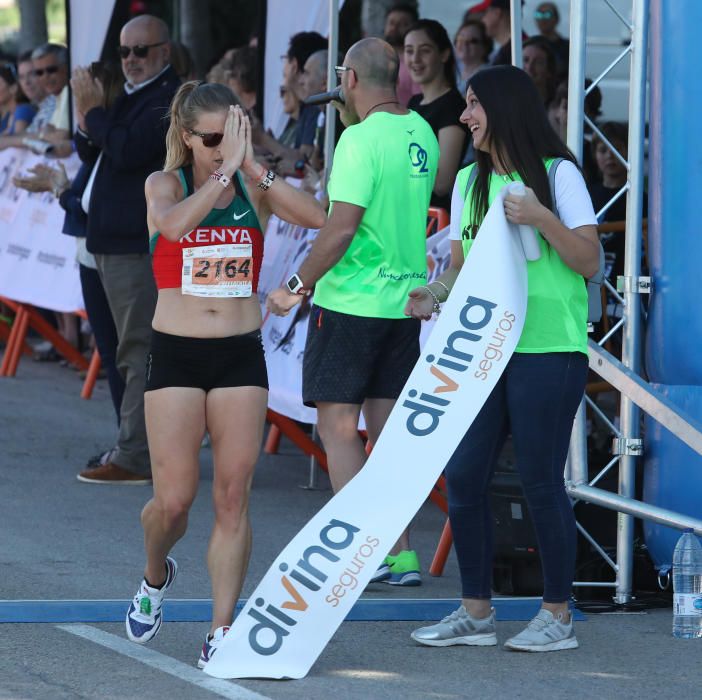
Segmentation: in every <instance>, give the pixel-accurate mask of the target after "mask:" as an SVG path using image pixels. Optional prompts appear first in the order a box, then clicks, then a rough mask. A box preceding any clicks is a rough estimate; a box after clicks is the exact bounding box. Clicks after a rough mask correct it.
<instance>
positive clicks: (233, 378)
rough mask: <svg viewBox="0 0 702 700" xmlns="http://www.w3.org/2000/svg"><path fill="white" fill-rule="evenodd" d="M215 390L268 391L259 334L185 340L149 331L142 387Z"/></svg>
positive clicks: (151, 389) (266, 373)
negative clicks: (233, 388) (227, 388)
mask: <svg viewBox="0 0 702 700" xmlns="http://www.w3.org/2000/svg"><path fill="white" fill-rule="evenodd" d="M171 386H185V387H195V388H197V389H203V390H204V391H210V389H217V388H223V387H235V386H260V387H263V388H264V389H268V372H267V370H266V360H265V357H264V355H263V341H262V338H261V331H253V332H251V333H244V334H242V335H232V336H229V337H227V338H189V337H185V336H181V335H170V334H169V333H161V332H160V331H152V336H151V350H150V351H149V354H148V356H147V358H146V387H145V389H144V391H155V390H156V389H164V388H166V387H171Z"/></svg>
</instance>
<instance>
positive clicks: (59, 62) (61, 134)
mask: <svg viewBox="0 0 702 700" xmlns="http://www.w3.org/2000/svg"><path fill="white" fill-rule="evenodd" d="M32 63H33V64H34V74H35V75H36V76H37V77H38V78H39V83H40V84H41V86H42V88H43V89H44V92H45V93H46V94H47V95H53V96H54V97H55V98H56V104H55V106H54V111H53V114H52V115H51V119H50V120H49V123H48V124H47V125H46V126H45V127H44V129H43V130H42V132H41V133H40V136H41V137H42V138H43V139H45V140H47V141H49V142H50V143H52V144H54V145H55V146H56V145H58V144H60V143H61V142H62V141H66V140H69V139H70V116H69V112H70V100H69V93H68V49H67V48H66V47H65V46H63V45H62V44H51V43H49V44H43V45H42V46H40V47H38V48H36V49H34V51H32ZM68 152H69V153H70V149H69V151H68ZM57 155H68V153H65V154H64V153H61V154H57Z"/></svg>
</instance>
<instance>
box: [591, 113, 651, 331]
mask: <svg viewBox="0 0 702 700" xmlns="http://www.w3.org/2000/svg"><path fill="white" fill-rule="evenodd" d="M599 130H600V132H601V134H602V136H600V135H599V134H598V133H597V132H594V133H593V134H592V141H591V143H590V149H591V151H592V156H593V158H594V160H595V163H596V165H597V171H598V173H599V177H598V179H597V181H594V182H591V183H590V185H589V188H588V189H589V190H590V196H591V197H592V204H593V205H594V207H595V212H596V213H597V221H598V222H599V223H600V224H603V223H611V222H614V221H621V222H623V221H625V220H626V207H627V194H626V192H622V188H623V187H624V186H625V185H626V183H627V179H628V177H627V176H628V173H627V169H626V165H625V164H624V162H626V161H627V160H628V158H629V132H628V125H627V124H625V123H624V122H613V121H610V122H604V123H603V124H601V125H599ZM602 137H604V139H606V140H607V141H609V143H610V144H611V145H612V146H613V147H614V148H615V149H616V151H617V153H618V154H619V155H616V154H615V153H614V151H613V150H612V149H611V148H610V147H609V146H608V145H607V143H606V142H605V140H604V139H603V138H602ZM622 160H623V161H624V162H622ZM617 195H619V197H618V198H617V199H616V200H615V201H614V202H613V203H612V204H610V201H611V200H612V199H614V197H616V196H617ZM605 207H607V209H606V211H602V210H603V209H604V208H605ZM647 212H648V198H647V196H646V193H644V198H643V215H644V217H645V216H646V215H647ZM624 240H625V239H624V232H623V231H617V232H607V233H601V234H600V242H601V243H602V247H603V248H604V252H605V274H606V276H607V279H609V281H610V283H611V284H612V286H613V287H615V288H616V286H617V277H618V276H620V275H623V274H624ZM618 304H619V302H618V300H616V299H615V298H614V296H613V295H609V297H608V312H607V313H608V315H609V316H612V317H621V313H622V311H623V309H621V308H617V306H618ZM613 305H615V306H614V307H613Z"/></svg>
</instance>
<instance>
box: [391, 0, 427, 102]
mask: <svg viewBox="0 0 702 700" xmlns="http://www.w3.org/2000/svg"><path fill="white" fill-rule="evenodd" d="M418 19H419V15H418V14H417V10H416V9H415V7H413V6H412V5H410V4H407V3H399V4H397V5H393V6H392V7H391V8H390V9H389V10H388V11H387V14H386V15H385V29H384V31H383V35H384V38H385V41H387V42H388V44H390V46H392V47H393V48H394V49H395V51H396V52H397V58H398V60H399V62H400V72H399V74H398V78H397V99H398V100H399V101H400V104H401V105H406V104H407V103H408V102H409V99H410V97H412V95H418V94H419V93H420V92H421V91H422V90H421V88H420V87H419V85H417V84H416V83H413V82H412V77H411V76H410V74H409V70H408V69H407V66H406V65H405V56H404V53H405V34H407V30H408V29H409V28H410V27H411V26H412V25H413V24H414V23H415V22H416V21H417V20H418Z"/></svg>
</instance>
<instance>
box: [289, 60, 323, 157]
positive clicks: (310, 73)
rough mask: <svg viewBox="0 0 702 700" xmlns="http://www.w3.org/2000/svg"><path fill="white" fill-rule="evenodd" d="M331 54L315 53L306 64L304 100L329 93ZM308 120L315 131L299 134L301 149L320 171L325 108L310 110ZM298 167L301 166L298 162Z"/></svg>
mask: <svg viewBox="0 0 702 700" xmlns="http://www.w3.org/2000/svg"><path fill="white" fill-rule="evenodd" d="M328 60H329V52H328V51H327V50H326V49H324V50H322V51H317V52H316V53H313V54H312V55H311V56H310V57H309V58H308V59H307V62H306V63H305V67H304V69H303V71H302V76H301V77H300V90H301V93H302V95H303V96H304V99H307V98H308V97H309V96H310V95H317V94H319V93H321V92H326V91H327V62H328ZM309 114H310V115H311V116H310V117H309V118H308V119H310V120H314V130H311V129H309V128H302V129H301V130H300V133H299V149H300V154H301V155H302V159H303V160H304V161H308V162H310V164H311V165H312V167H313V168H314V169H315V170H317V171H320V170H321V169H322V167H323V162H324V123H325V107H324V106H314V108H313V109H311V110H309ZM296 165H298V166H299V165H300V162H298V163H297V164H296Z"/></svg>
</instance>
